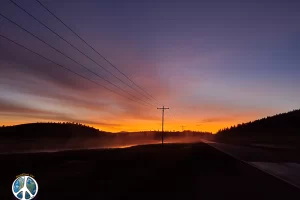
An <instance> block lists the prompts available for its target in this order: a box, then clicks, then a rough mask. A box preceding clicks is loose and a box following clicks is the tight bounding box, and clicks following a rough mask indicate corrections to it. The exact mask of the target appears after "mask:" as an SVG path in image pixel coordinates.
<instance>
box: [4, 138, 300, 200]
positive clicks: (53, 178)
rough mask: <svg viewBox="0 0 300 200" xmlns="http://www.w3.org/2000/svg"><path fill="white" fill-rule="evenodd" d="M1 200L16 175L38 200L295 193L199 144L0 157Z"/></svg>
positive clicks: (297, 194)
mask: <svg viewBox="0 0 300 200" xmlns="http://www.w3.org/2000/svg"><path fill="white" fill-rule="evenodd" d="M0 163H1V169H2V178H1V181H0V187H1V192H0V199H13V198H12V193H11V184H12V182H13V181H14V179H15V176H16V175H18V174H21V173H30V174H33V175H35V178H36V180H37V181H38V183H39V194H38V197H37V199H40V200H45V199H46V200H47V199H106V200H109V199H200V198H205V199H208V198H209V199H251V200H253V199H297V198H299V197H300V191H299V190H298V189H296V188H293V187H292V186H289V185H288V184H286V183H283V182H281V181H279V180H277V179H276V178H274V177H271V176H269V175H267V174H265V173H263V172H261V171H259V170H258V169H256V168H253V167H251V166H249V165H247V164H244V163H241V162H240V161H237V160H235V159H233V158H231V157H229V156H228V155H225V154H223V153H221V152H219V151H217V150H215V149H214V148H212V147H210V146H208V145H206V144H204V143H197V144H167V145H165V146H164V147H163V148H162V147H161V146H160V145H145V146H136V147H131V148H127V149H111V150H87V151H70V152H58V153H39V154H22V155H21V154H20V155H1V156H0Z"/></svg>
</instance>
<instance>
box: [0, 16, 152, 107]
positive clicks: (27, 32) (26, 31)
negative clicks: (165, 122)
mask: <svg viewBox="0 0 300 200" xmlns="http://www.w3.org/2000/svg"><path fill="white" fill-rule="evenodd" d="M0 16H2V17H4V18H5V19H6V20H8V21H9V22H11V23H13V24H14V25H16V26H18V27H19V28H21V29H22V30H24V31H25V32H27V33H29V34H30V35H32V36H33V37H35V38H36V39H38V40H39V41H41V42H43V43H44V44H46V45H47V46H49V47H51V48H52V49H54V50H55V51H57V52H59V53H60V54H62V55H63V56H65V57H67V58H68V59H70V60H72V61H73V62H75V63H76V64H78V65H80V66H81V67H83V68H84V69H86V70H88V71H89V72H91V73H93V74H94V75H96V76H97V77H99V78H101V79H102V80H104V81H106V82H107V83H109V84H111V85H113V86H114V87H116V88H118V89H119V90H121V91H123V92H124V93H126V94H128V95H130V96H132V97H134V98H136V99H138V100H140V101H141V102H144V103H146V104H149V105H151V106H153V107H155V106H154V105H153V104H151V103H148V102H146V101H144V100H142V99H140V98H138V97H136V96H134V95H132V94H130V93H129V92H127V91H126V90H124V89H123V88H120V87H119V86H117V85H116V84H114V83H112V82H111V81H109V80H107V79H106V78H103V77H102V76H100V75H99V74H97V73H95V72H94V71H92V70H90V69H89V68H87V67H85V66H84V65H82V64H80V63H79V62H77V61H76V60H74V59H72V58H71V57H69V56H68V55H66V54H65V53H63V52H61V51H60V50H58V49H57V48H55V47H53V46H52V45H50V44H49V43H47V42H45V41H44V40H42V39H41V38H39V37H38V36H36V35H35V34H33V33H31V32H30V31H28V30H27V29H25V28H23V27H22V26H20V25H19V24H17V23H16V22H14V21H12V20H11V19H9V18H7V17H6V16H4V15H3V14H1V13H0Z"/></svg>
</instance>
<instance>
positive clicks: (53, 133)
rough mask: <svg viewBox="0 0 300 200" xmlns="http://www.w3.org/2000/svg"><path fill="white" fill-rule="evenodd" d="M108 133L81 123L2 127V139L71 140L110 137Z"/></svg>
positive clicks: (0, 134)
mask: <svg viewBox="0 0 300 200" xmlns="http://www.w3.org/2000/svg"><path fill="white" fill-rule="evenodd" d="M108 135H110V134H109V133H107V132H104V131H99V130H98V129H95V128H93V127H89V126H86V125H83V124H79V123H70V122H63V123H52V122H50V123H44V122H43V123H30V124H20V125H14V126H4V127H0V138H17V139H34V138H36V139H38V138H71V137H96V136H108Z"/></svg>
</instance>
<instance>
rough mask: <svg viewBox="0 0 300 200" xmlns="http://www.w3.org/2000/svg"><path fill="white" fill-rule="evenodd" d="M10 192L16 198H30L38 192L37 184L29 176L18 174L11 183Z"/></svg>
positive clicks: (26, 199)
mask: <svg viewBox="0 0 300 200" xmlns="http://www.w3.org/2000/svg"><path fill="white" fill-rule="evenodd" d="M12 192H13V194H14V196H15V197H16V198H17V199H20V200H30V199H33V198H34V197H35V196H36V195H37V193H38V184H37V182H36V180H35V179H34V178H33V177H31V176H25V175H24V176H23V175H21V176H19V177H18V178H17V179H16V180H15V181H14V182H13V184H12Z"/></svg>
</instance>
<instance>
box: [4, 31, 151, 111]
mask: <svg viewBox="0 0 300 200" xmlns="http://www.w3.org/2000/svg"><path fill="white" fill-rule="evenodd" d="M0 37H2V38H4V39H6V40H8V41H10V42H12V43H14V44H16V45H18V46H20V47H22V48H24V49H26V50H28V51H30V52H31V53H33V54H35V55H38V56H40V57H42V58H44V59H45V60H48V61H49V62H51V63H53V64H55V65H57V66H59V67H61V68H63V69H65V70H67V71H69V72H71V73H73V74H75V75H77V76H79V77H81V78H83V79H86V80H88V81H90V82H92V83H94V84H97V85H98V86H100V87H102V88H104V89H106V90H109V91H110V92H112V93H115V94H117V95H119V96H122V97H124V98H126V99H129V100H131V101H134V102H136V103H139V104H141V105H144V106H148V105H147V104H142V103H141V102H139V101H136V100H134V99H131V98H129V97H126V96H124V95H122V94H120V93H118V92H115V91H113V90H111V89H109V88H107V87H105V86H103V85H101V84H99V83H98V82H96V81H93V80H91V79H89V78H87V77H85V76H83V75H81V74H79V73H77V72H75V71H73V70H71V69H69V68H67V67H65V66H63V65H61V64H58V63H57V62H55V61H53V60H51V59H49V58H47V57H45V56H43V55H41V54H39V53H37V52H35V51H33V50H31V49H29V48H27V47H25V46H24V45H22V44H20V43H18V42H15V41H14V40H12V39H9V38H8V37H6V36H4V35H1V34H0Z"/></svg>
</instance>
